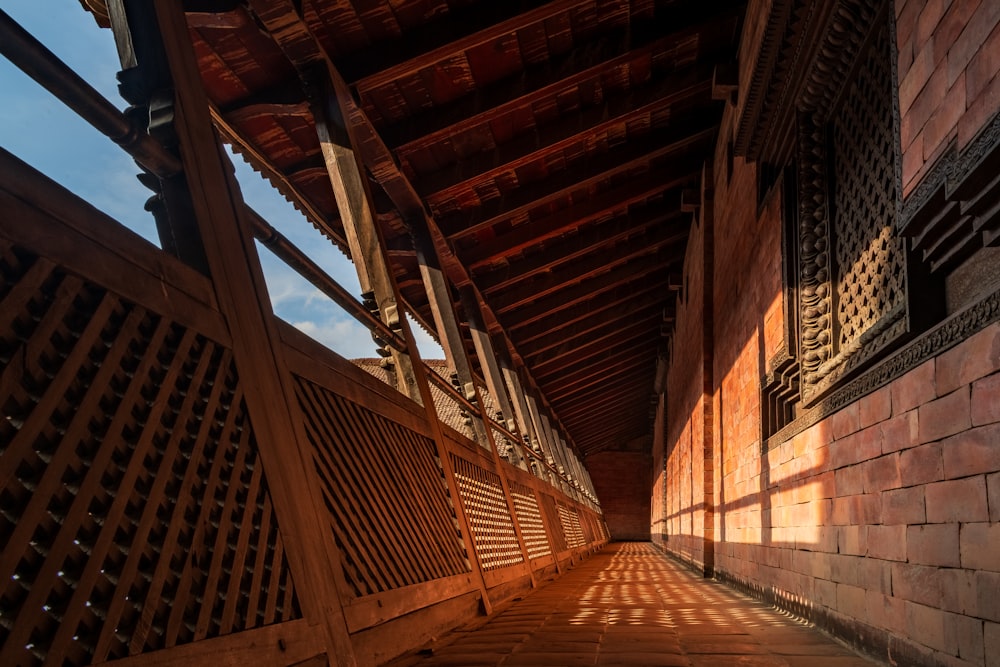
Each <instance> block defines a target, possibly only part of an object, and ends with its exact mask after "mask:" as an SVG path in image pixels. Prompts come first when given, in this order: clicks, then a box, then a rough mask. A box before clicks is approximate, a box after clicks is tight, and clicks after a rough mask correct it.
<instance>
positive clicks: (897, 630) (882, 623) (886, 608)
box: [865, 591, 906, 634]
mask: <svg viewBox="0 0 1000 667" xmlns="http://www.w3.org/2000/svg"><path fill="white" fill-rule="evenodd" d="M865 600H866V604H865V608H866V610H867V612H868V622H869V623H870V624H871V625H873V626H875V627H876V628H885V629H886V630H888V631H889V632H891V633H894V634H902V633H903V632H904V631H905V629H906V611H905V610H906V603H905V602H903V601H902V600H900V599H898V598H894V597H892V596H889V595H883V594H882V593H876V592H875V591H868V592H867V593H866V595H865Z"/></svg>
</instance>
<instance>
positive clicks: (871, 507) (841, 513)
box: [831, 493, 882, 526]
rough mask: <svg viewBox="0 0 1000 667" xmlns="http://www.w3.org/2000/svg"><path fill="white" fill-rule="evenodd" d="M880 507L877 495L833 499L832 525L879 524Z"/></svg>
mask: <svg viewBox="0 0 1000 667" xmlns="http://www.w3.org/2000/svg"><path fill="white" fill-rule="evenodd" d="M881 517H882V505H881V502H880V500H879V497H878V495H877V494H874V493H872V494H861V495H856V496H846V497H844V498H834V499H833V511H832V512H831V518H832V521H833V525H862V526H864V525H872V524H876V523H880V522H881Z"/></svg>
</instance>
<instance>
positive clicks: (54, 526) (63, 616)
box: [0, 244, 301, 665]
mask: <svg viewBox="0 0 1000 667" xmlns="http://www.w3.org/2000/svg"><path fill="white" fill-rule="evenodd" d="M0 413H2V418H0V470H2V472H0V506H2V512H0V544H3V550H2V552H0V582H2V584H0V664H3V665H35V664H41V663H42V662H44V661H46V660H47V659H50V658H51V659H54V660H56V661H57V662H59V663H60V664H72V665H77V664H80V665H82V664H90V663H92V662H103V661H105V660H110V659H114V658H120V657H125V656H128V655H135V654H140V653H144V652H146V651H150V650H155V649H160V648H165V647H170V646H174V645H177V644H183V643H187V642H192V641H196V640H200V639H204V638H208V637H214V636H219V635H225V634H228V633H232V632H235V631H238V630H243V629H248V628H253V627H258V626H261V625H266V624H270V623H276V622H280V621H286V620H290V619H293V618H299V617H300V616H301V614H300V612H299V609H298V602H297V600H296V594H295V591H294V588H293V586H292V579H291V575H290V573H289V570H288V565H287V561H286V559H285V555H284V551H283V546H282V541H281V537H280V534H279V531H278V525H277V521H276V519H275V516H274V513H273V511H272V507H271V501H270V498H269V494H268V491H267V484H266V481H265V476H264V471H263V468H262V466H261V465H260V462H259V460H258V457H257V446H256V442H255V439H254V434H253V429H252V428H251V425H250V421H249V418H248V416H247V412H246V408H245V405H244V403H243V394H242V389H241V386H240V381H239V378H238V376H237V373H236V369H235V366H234V364H233V361H232V358H231V354H230V352H229V350H227V349H226V348H224V347H222V346H221V345H219V344H217V343H215V342H213V341H211V340H207V339H206V338H204V337H203V336H201V335H199V334H198V333H197V332H194V331H191V330H190V329H185V328H184V327H182V326H180V325H178V324H176V323H174V322H171V321H169V320H167V319H164V318H162V317H160V316H158V315H157V314H155V313H152V312H149V311H148V310H145V309H143V308H142V307H140V306H137V305H135V304H132V303H129V302H127V301H125V300H123V299H121V298H119V297H118V296H116V295H115V294H112V293H109V292H107V291H105V290H103V289H101V288H100V287H98V286H95V285H93V284H89V283H87V282H85V281H83V280H81V279H80V278H77V277H76V276H74V275H72V274H68V273H65V272H64V271H62V270H61V269H59V268H58V267H55V266H54V265H52V264H51V263H49V262H47V261H46V260H43V259H39V258H37V257H35V256H33V255H32V254H30V253H28V252H24V251H22V250H20V249H16V248H11V247H9V246H4V245H2V244H0Z"/></svg>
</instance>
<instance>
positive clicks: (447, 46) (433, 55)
mask: <svg viewBox="0 0 1000 667" xmlns="http://www.w3.org/2000/svg"><path fill="white" fill-rule="evenodd" d="M587 1H588V0H552V1H551V2H547V3H545V4H544V5H542V6H541V7H536V8H535V9H531V10H529V11H526V12H525V11H522V10H523V7H522V6H521V5H520V3H518V2H500V3H490V4H499V5H510V7H508V8H506V9H504V8H494V9H493V10H485V11H486V15H485V21H484V20H483V19H479V20H478V21H477V20H475V19H474V18H472V14H475V13H476V12H469V15H468V16H466V15H464V14H463V16H462V19H463V20H468V21H469V23H467V24H465V25H463V24H462V23H459V22H457V23H456V25H455V26H454V29H455V30H457V31H458V32H461V33H466V34H464V36H462V37H459V38H458V39H455V38H454V33H451V34H450V35H449V33H448V32H445V31H444V30H441V29H439V28H437V27H435V28H434V29H433V30H428V31H427V32H429V33H434V32H437V33H438V35H439V37H438V39H439V40H440V41H441V44H440V46H438V47H436V48H432V49H431V50H429V51H424V52H422V53H419V54H416V55H412V56H411V57H409V58H408V59H406V60H404V61H402V62H397V63H394V64H391V65H388V66H386V65H385V64H384V63H377V60H379V59H378V58H376V63H375V66H376V67H379V68H380V69H379V71H377V72H374V73H372V74H369V75H366V76H364V77H363V78H360V79H357V80H355V82H354V84H353V85H354V87H355V89H356V90H357V91H358V93H360V94H362V95H363V94H364V93H365V92H366V91H368V90H372V89H374V88H379V87H381V86H385V85H387V84H389V83H392V82H393V81H395V80H396V79H399V78H402V77H405V76H408V75H411V74H414V73H416V72H419V71H420V70H422V69H424V68H426V67H430V66H432V65H434V64H436V63H439V62H441V61H442V60H446V59H448V58H449V57H451V56H454V55H455V54H458V53H464V52H465V51H468V50H469V49H472V48H475V47H477V46H480V45H482V44H487V43H489V42H493V41H496V40H498V39H500V38H501V37H504V36H505V35H509V34H511V33H513V32H517V31H518V30H523V29H524V28H526V27H528V26H530V25H532V24H533V23H541V22H543V21H546V20H548V19H552V18H555V17H557V16H559V15H560V14H565V13H566V12H568V11H571V10H572V9H574V8H575V7H578V6H581V5H585V4H586V3H587ZM475 9H476V10H480V11H482V10H483V8H482V7H480V6H478V5H477V6H476V7H475ZM504 16H506V17H507V18H506V20H501V21H500V22H499V23H494V24H492V25H489V23H488V22H489V21H494V20H496V19H497V18H501V17H504ZM484 23H486V25H485V26H483V27H482V28H481V29H479V30H476V31H475V32H473V33H471V34H469V33H468V30H469V26H470V25H471V26H479V25H483V24H484ZM439 31H440V32H439ZM449 37H450V38H449ZM355 58H356V56H355V55H354V54H352V55H351V59H352V60H353V59H355ZM382 60H384V58H383V59H382ZM341 71H344V70H343V69H341ZM348 72H349V74H348ZM345 74H347V75H348V76H351V77H352V78H353V77H354V76H357V75H358V74H359V72H358V71H351V70H349V69H348V70H347V72H345Z"/></svg>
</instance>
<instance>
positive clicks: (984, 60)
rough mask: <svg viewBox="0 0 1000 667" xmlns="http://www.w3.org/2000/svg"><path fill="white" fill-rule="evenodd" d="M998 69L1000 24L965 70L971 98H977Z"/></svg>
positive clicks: (999, 65) (999, 62) (999, 61)
mask: <svg viewBox="0 0 1000 667" xmlns="http://www.w3.org/2000/svg"><path fill="white" fill-rule="evenodd" d="M998 71H1000V25H997V26H996V27H994V28H993V32H992V33H990V36H989V38H988V39H987V40H986V43H985V44H983V47H982V48H981V49H979V51H978V52H977V53H976V55H975V56H973V57H972V60H971V61H970V62H969V66H968V68H967V69H966V70H965V81H966V84H965V85H966V87H967V91H968V97H969V99H971V100H974V99H976V97H977V96H978V95H979V93H981V92H982V91H983V89H984V88H985V87H986V84H988V83H989V82H990V81H991V80H992V79H993V77H994V76H996V73H997V72H998Z"/></svg>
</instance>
